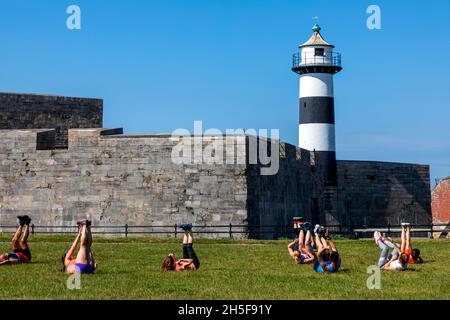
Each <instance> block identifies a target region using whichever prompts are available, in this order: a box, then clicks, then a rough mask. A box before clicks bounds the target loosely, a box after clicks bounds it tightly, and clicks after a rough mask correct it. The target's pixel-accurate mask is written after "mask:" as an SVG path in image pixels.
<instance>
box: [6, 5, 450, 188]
mask: <svg viewBox="0 0 450 320" xmlns="http://www.w3.org/2000/svg"><path fill="white" fill-rule="evenodd" d="M71 4H76V5H78V6H80V8H81V11H82V29H81V30H74V31H70V30H68V29H67V28H66V19H67V17H68V15H67V14H66V8H67V7H68V6H69V5H71ZM370 4H376V5H378V6H380V8H381V12H382V29H381V30H369V29H367V27H366V19H367V17H368V15H367V13H366V9H367V7H368V6H369V5H370ZM0 5H1V7H0V39H1V41H0V44H1V49H0V61H1V71H0V91H3V92H33V93H51V94H61V95H69V96H83V97H97V98H103V99H104V100H105V123H104V125H105V126H106V127H124V128H125V132H126V133H148V132H172V131H173V130H174V129H177V128H188V129H190V130H193V121H194V120H202V121H203V122H204V127H205V128H219V129H221V130H225V129H227V128H256V129H259V128H278V129H280V134H281V138H282V140H284V141H287V142H290V143H293V144H297V140H298V76H297V75H296V74H294V73H292V72H291V70H290V67H291V56H292V54H293V53H294V52H296V51H297V50H298V48H297V46H298V45H299V44H300V43H302V42H304V41H305V40H306V39H307V38H308V37H309V36H310V34H311V27H312V25H313V20H312V17H314V16H318V17H319V24H320V25H321V27H322V34H323V36H324V37H325V39H326V40H328V41H329V42H331V43H333V44H334V45H336V51H338V52H340V53H342V59H343V66H344V71H343V72H342V73H340V74H338V75H337V76H336V78H335V98H336V123H337V129H336V130H337V150H338V151H337V156H338V158H339V159H355V160H384V161H397V162H414V163H427V164H430V165H431V174H432V186H434V179H435V178H441V177H445V176H448V175H450V125H449V122H450V121H449V120H450V108H449V107H450V105H449V101H450V1H448V0H435V1H406V0H405V1H391V0H386V1H384V0H383V1H381V0H374V1H355V0H344V1H332V0H328V1H325V0H315V1H300V0H295V1H290V0H289V1H288V0H272V1H266V0H257V1H256V0H248V1H242V0H241V1H236V0H220V1H219V0H202V1H197V0H191V1H186V0H185V1H181V0H165V1H162V0H161V1H148V0H145V1H144V0H142V1H137V0H128V1H125V0H120V1H119V0H95V1H92V0H89V1H88V0H72V1H63V0H59V1H54V0H53V1H44V0H39V1H37V0H36V1H5V0H0Z"/></svg>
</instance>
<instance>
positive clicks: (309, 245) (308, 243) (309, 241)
mask: <svg viewBox="0 0 450 320" xmlns="http://www.w3.org/2000/svg"><path fill="white" fill-rule="evenodd" d="M305 247H306V250H308V252H309V253H311V254H314V239H313V237H312V234H311V231H309V230H308V231H306V237H305Z"/></svg>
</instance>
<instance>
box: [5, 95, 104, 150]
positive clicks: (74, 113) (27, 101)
mask: <svg viewBox="0 0 450 320" xmlns="http://www.w3.org/2000/svg"><path fill="white" fill-rule="evenodd" d="M102 125H103V100H100V99H86V98H72V97H61V96H50V95H34V94H14V93H0V130H1V129H55V145H54V146H52V147H56V148H67V143H68V138H67V132H68V131H67V130H68V129H69V128H101V127H102ZM48 147H50V146H48Z"/></svg>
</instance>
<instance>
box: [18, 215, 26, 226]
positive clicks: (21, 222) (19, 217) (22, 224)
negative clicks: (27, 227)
mask: <svg viewBox="0 0 450 320" xmlns="http://www.w3.org/2000/svg"><path fill="white" fill-rule="evenodd" d="M17 219H18V220H19V221H18V222H19V225H20V226H21V227H23V226H24V224H25V222H24V221H23V216H17Z"/></svg>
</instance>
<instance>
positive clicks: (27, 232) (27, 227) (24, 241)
mask: <svg viewBox="0 0 450 320" xmlns="http://www.w3.org/2000/svg"><path fill="white" fill-rule="evenodd" d="M24 228H25V230H24V231H23V234H22V239H21V240H20V246H21V248H22V249H24V250H28V249H29V248H28V242H27V240H28V236H29V235H30V225H28V224H27V225H25V227H24Z"/></svg>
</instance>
